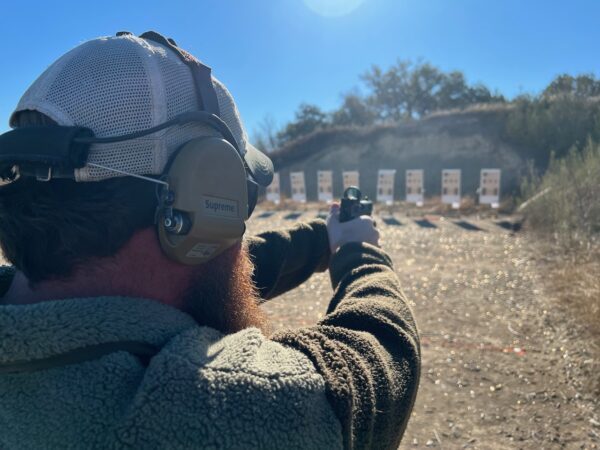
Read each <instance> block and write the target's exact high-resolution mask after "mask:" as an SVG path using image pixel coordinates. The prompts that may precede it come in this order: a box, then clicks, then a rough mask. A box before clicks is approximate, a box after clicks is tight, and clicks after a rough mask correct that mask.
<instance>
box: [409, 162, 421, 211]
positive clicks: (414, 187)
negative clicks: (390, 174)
mask: <svg viewBox="0 0 600 450" xmlns="http://www.w3.org/2000/svg"><path fill="white" fill-rule="evenodd" d="M424 178H425V176H424V171H423V170H422V169H413V170H407V171H406V201H407V203H415V204H416V205H417V206H423V201H424V200H425V199H424V197H425V194H424V188H423V183H424Z"/></svg>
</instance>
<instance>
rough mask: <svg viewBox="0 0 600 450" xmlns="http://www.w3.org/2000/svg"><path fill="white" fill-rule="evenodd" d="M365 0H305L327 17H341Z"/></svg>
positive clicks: (313, 8) (311, 7)
mask: <svg viewBox="0 0 600 450" xmlns="http://www.w3.org/2000/svg"><path fill="white" fill-rule="evenodd" d="M364 1H365V0H304V3H305V4H306V6H308V7H309V8H310V9H311V10H313V11H314V12H316V13H317V14H320V15H321V16H325V17H339V16H344V15H346V14H349V13H351V12H352V11H354V10H355V9H356V8H358V7H359V6H360V5H361V4H362V3H363V2H364Z"/></svg>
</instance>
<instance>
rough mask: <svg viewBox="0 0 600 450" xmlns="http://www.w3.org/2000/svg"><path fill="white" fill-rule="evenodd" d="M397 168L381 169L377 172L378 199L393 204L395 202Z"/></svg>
mask: <svg viewBox="0 0 600 450" xmlns="http://www.w3.org/2000/svg"><path fill="white" fill-rule="evenodd" d="M395 176H396V170H395V169H379V173H378V174H377V201H378V202H381V203H385V204H388V205H391V204H392V203H393V202H394V178H395Z"/></svg>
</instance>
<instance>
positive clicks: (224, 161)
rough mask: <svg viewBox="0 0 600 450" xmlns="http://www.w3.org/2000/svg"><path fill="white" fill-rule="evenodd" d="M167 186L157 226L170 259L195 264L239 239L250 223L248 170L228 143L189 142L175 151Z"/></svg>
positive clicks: (209, 140)
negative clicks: (248, 220) (247, 221)
mask: <svg viewBox="0 0 600 450" xmlns="http://www.w3.org/2000/svg"><path fill="white" fill-rule="evenodd" d="M166 181H167V182H168V188H166V187H165V188H163V191H162V194H161V197H162V198H161V200H160V201H161V204H162V211H161V212H159V217H158V219H157V226H158V236H159V239H160V244H161V247H162V249H163V251H164V252H165V253H166V254H167V255H168V256H169V257H170V258H172V259H174V260H175V261H178V262H180V263H183V264H199V263H202V262H206V261H208V260H209V259H211V258H213V257H215V256H217V255H218V254H219V253H221V252H223V251H224V250H226V249H227V248H229V247H230V246H231V245H233V244H235V243H236V242H238V241H239V240H240V239H241V238H242V235H243V234H244V231H245V229H246V225H245V221H246V220H247V219H248V205H247V200H248V189H247V183H246V169H245V168H244V163H243V161H242V158H241V157H240V155H239V153H238V152H237V150H236V149H235V148H234V147H233V146H232V145H231V144H230V143H229V142H227V141H225V140H224V139H219V138H199V139H193V140H191V141H190V142H188V143H187V144H185V145H184V146H183V147H182V148H181V149H180V150H179V151H178V154H177V157H176V158H175V159H174V160H173V162H172V164H171V167H170V168H169V170H168V174H167V176H166ZM159 208H160V206H159Z"/></svg>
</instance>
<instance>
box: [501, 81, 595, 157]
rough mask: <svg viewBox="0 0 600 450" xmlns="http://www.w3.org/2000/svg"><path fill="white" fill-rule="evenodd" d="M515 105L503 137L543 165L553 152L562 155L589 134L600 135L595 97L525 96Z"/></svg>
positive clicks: (583, 141) (593, 136)
mask: <svg viewBox="0 0 600 450" xmlns="http://www.w3.org/2000/svg"><path fill="white" fill-rule="evenodd" d="M555 82H556V80H555ZM555 82H553V84H554V83H555ZM561 83H562V82H557V83H556V85H560V84H561ZM552 89H553V90H554V88H552ZM513 106H514V107H513V108H512V109H511V110H510V112H509V114H508V117H507V119H506V123H505V130H504V136H503V137H504V139H505V140H506V141H507V142H509V143H512V144H514V145H516V146H518V147H521V149H522V151H523V152H524V153H525V155H524V156H526V157H527V158H530V159H533V160H534V161H535V163H536V166H538V167H540V168H545V167H546V166H547V165H548V163H549V159H550V154H551V153H552V152H554V154H555V155H556V157H557V158H561V157H563V156H565V155H566V154H567V152H568V151H569V149H570V148H571V147H573V146H581V145H582V144H583V143H585V141H586V139H587V138H588V137H591V138H593V139H598V138H600V102H598V101H596V100H594V99H589V98H586V97H582V96H579V95H575V94H568V95H566V94H564V93H563V94H562V95H560V96H553V97H551V98H548V96H546V95H543V96H541V97H539V98H534V97H529V96H522V97H519V98H517V99H515V100H514V101H513Z"/></svg>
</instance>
